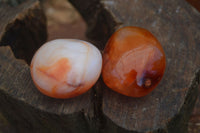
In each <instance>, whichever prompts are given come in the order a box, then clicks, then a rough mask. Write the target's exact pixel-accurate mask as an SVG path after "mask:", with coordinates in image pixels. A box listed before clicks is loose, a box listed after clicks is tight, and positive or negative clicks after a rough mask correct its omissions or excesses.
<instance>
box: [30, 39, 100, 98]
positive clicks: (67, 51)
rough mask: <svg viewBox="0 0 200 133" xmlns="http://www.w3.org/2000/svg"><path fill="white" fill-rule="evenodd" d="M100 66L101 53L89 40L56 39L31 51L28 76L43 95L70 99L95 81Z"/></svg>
mask: <svg viewBox="0 0 200 133" xmlns="http://www.w3.org/2000/svg"><path fill="white" fill-rule="evenodd" d="M101 67H102V56H101V53H100V51H99V50H98V49H97V48H96V47H95V46H93V45H92V44H91V43H88V42H85V41H81V40H75V39H57V40H53V41H50V42H47V43H45V44H44V45H43V46H42V47H41V48H39V50H38V51H37V52H36V53H35V55H34V57H33V59H32V62H31V76H32V79H33V81H34V83H35V85H36V87H37V88H38V90H39V91H40V92H42V93H43V94H45V95H47V96H50V97H53V98H72V97H75V96H78V95H81V94H83V93H84V92H86V91H88V90H89V89H90V88H91V87H92V86H93V85H94V84H95V83H96V81H97V80H98V78H99V76H100V73H101Z"/></svg>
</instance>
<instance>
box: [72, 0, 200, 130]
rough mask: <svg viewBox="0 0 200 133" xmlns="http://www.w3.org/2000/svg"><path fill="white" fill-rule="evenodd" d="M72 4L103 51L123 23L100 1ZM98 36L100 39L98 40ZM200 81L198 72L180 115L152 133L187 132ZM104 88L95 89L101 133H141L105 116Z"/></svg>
mask: <svg viewBox="0 0 200 133" xmlns="http://www.w3.org/2000/svg"><path fill="white" fill-rule="evenodd" d="M70 2H71V3H72V4H73V5H74V6H75V7H76V8H77V9H78V10H79V12H80V13H81V14H82V16H83V18H84V19H85V20H86V22H87V23H88V25H89V29H88V34H87V35H88V37H89V39H92V40H94V43H96V44H97V45H98V44H99V43H101V45H98V46H99V47H100V49H101V50H103V47H104V46H103V45H102V44H105V42H106V40H107V39H108V38H109V37H110V35H111V34H112V33H113V31H115V30H116V29H117V27H118V26H120V25H121V23H118V22H117V21H116V20H114V18H113V17H112V14H111V13H110V12H108V11H107V9H105V8H104V7H103V5H102V4H101V3H100V2H99V0H93V1H92V2H91V3H90V4H84V3H81V2H78V0H70ZM83 5H84V6H83ZM95 5H96V7H95ZM86 9H87V10H86ZM85 10H86V11H85ZM88 12H92V15H91V16H90V17H91V18H89V17H88V16H87V14H88ZM97 16H98V17H99V18H98V17H97ZM102 20H109V21H110V23H109V22H108V23H109V24H107V25H106V23H107V21H105V27H104V24H103V26H102V27H100V25H101V24H100V22H102ZM98 22H99V23H98ZM110 24H111V25H110ZM104 28H107V29H109V30H110V32H109V33H108V34H104V35H102V34H98V32H99V29H100V30H102V29H104ZM105 31H106V30H105ZM96 32H97V33H96ZM100 33H101V32H100ZM91 35H92V36H91ZM97 35H98V37H99V38H96V37H97ZM95 36H96V37H95ZM102 36H105V37H104V38H101V37H102ZM199 80H200V71H199V70H197V72H196V74H195V78H194V79H193V80H192V82H191V85H190V87H189V89H188V90H189V92H188V93H187V94H188V95H187V96H186V99H185V101H184V104H183V106H182V107H181V109H180V113H179V114H177V115H175V117H173V118H172V119H171V120H169V122H168V124H167V125H166V126H167V127H163V128H162V129H156V130H154V131H151V132H152V133H168V132H170V133H178V132H181V133H186V132H187V127H188V121H189V117H190V114H191V111H192V109H193V107H194V104H195V101H196V99H197V96H198V93H197V92H198V84H200V81H199ZM100 82H103V81H100ZM98 84H103V83H98ZM102 88H105V87H102ZM102 88H99V87H96V89H95V90H96V95H97V105H96V112H95V115H96V116H97V117H98V119H97V123H98V124H97V126H98V129H99V131H100V132H101V133H107V132H115V133H139V132H137V131H128V130H125V129H123V128H121V127H119V126H117V125H115V124H114V123H113V122H112V121H111V120H110V119H109V118H107V117H106V116H105V115H104V114H103V112H102V90H101V89H102ZM175 123H176V124H175Z"/></svg>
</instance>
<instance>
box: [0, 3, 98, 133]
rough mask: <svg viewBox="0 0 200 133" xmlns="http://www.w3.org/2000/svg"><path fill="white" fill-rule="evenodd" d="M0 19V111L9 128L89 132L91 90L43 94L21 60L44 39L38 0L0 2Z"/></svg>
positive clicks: (91, 130)
mask: <svg viewBox="0 0 200 133" xmlns="http://www.w3.org/2000/svg"><path fill="white" fill-rule="evenodd" d="M0 22H1V25H0V45H1V46H0V111H1V113H2V114H3V116H4V117H5V118H6V119H7V120H8V121H9V123H10V125H11V126H12V127H11V128H12V131H14V132H17V133H22V132H33V133H36V132H42V133H45V132H48V133H49V132H59V133H60V132H68V133H78V132H80V133H88V132H93V130H94V127H93V125H94V123H92V122H91V119H92V118H94V113H93V107H94V106H93V105H94V103H95V102H93V99H95V97H94V94H93V93H94V92H93V90H91V91H88V92H87V93H86V94H84V95H82V96H80V97H76V98H73V99H66V100H59V99H53V98H49V97H47V96H44V95H42V94H41V93H40V92H39V91H38V90H37V89H36V87H35V86H34V84H33V82H32V79H31V76H30V68H29V66H28V64H26V62H25V61H23V60H21V59H25V60H26V61H27V62H28V63H29V62H30V59H31V58H32V56H33V54H34V52H35V50H37V49H38V47H40V46H41V45H42V44H43V43H44V42H45V41H46V37H47V33H46V19H45V16H44V13H43V11H42V9H41V7H40V3H39V1H35V0H31V1H27V2H24V3H22V4H19V5H18V6H16V7H15V8H12V7H10V6H9V5H7V4H4V5H1V6H0ZM2 45H9V46H2ZM10 47H11V48H12V50H11V48H10ZM13 52H14V55H15V56H16V57H17V58H20V59H16V58H15V57H14V55H13Z"/></svg>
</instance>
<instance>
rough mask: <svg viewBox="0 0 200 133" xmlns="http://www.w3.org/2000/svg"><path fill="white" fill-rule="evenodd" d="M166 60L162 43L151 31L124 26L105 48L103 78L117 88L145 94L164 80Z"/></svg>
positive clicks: (137, 95)
mask: <svg viewBox="0 0 200 133" xmlns="http://www.w3.org/2000/svg"><path fill="white" fill-rule="evenodd" d="M165 62H166V61H165V54H164V51H163V48H162V46H161V45H160V43H159V42H158V40H157V39H156V38H155V37H154V36H153V35H152V34H151V33H150V32H149V31H147V30H145V29H142V28H139V27H124V28H121V29H119V30H118V31H116V32H115V33H114V34H113V35H112V36H111V38H110V39H109V41H108V42H107V44H106V47H105V49H104V53H103V70H102V76H103V80H104V82H105V84H106V85H107V86H108V87H109V88H111V89H112V90H114V91H116V92H119V93H121V94H123V95H126V96H131V97H142V96H145V95H147V94H148V93H150V92H151V91H152V90H153V89H154V88H155V87H156V86H157V85H158V83H159V82H160V80H161V78H162V76H163V74H164V71H165Z"/></svg>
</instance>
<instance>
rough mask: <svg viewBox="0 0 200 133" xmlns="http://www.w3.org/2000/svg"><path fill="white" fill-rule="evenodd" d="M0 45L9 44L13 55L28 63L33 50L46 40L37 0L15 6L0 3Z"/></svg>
mask: <svg viewBox="0 0 200 133" xmlns="http://www.w3.org/2000/svg"><path fill="white" fill-rule="evenodd" d="M0 22H1V24H0V46H2V45H3V46H6V45H10V47H11V48H12V50H13V52H14V54H15V57H16V58H21V59H24V60H26V61H27V62H28V63H30V61H31V58H32V56H33V54H34V53H35V51H36V50H37V49H38V48H39V47H40V46H41V45H42V44H43V43H44V42H45V41H46V38H47V34H46V30H47V29H46V18H45V16H44V13H43V12H42V9H41V7H40V6H39V2H38V1H36V2H35V1H34V0H30V1H27V2H24V3H22V4H20V5H18V6H16V7H12V6H10V5H7V4H5V3H1V4H0Z"/></svg>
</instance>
